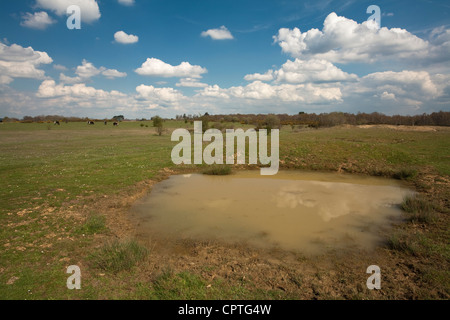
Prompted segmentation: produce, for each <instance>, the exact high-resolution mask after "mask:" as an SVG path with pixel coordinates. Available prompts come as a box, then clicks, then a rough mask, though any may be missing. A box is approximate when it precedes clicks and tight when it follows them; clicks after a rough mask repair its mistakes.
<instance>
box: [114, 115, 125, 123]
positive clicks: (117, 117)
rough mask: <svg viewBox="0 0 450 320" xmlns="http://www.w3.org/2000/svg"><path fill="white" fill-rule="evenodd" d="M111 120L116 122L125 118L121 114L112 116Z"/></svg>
mask: <svg viewBox="0 0 450 320" xmlns="http://www.w3.org/2000/svg"><path fill="white" fill-rule="evenodd" d="M113 120H116V121H118V122H122V121H123V120H125V117H124V116H123V115H120V116H114V117H113Z"/></svg>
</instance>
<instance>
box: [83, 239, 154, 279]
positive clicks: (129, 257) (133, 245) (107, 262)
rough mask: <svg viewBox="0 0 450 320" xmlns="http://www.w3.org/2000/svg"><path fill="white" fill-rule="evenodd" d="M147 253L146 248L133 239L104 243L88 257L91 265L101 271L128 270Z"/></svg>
mask: <svg viewBox="0 0 450 320" xmlns="http://www.w3.org/2000/svg"><path fill="white" fill-rule="evenodd" d="M147 254H148V250H147V249H146V248H145V247H143V246H141V245H140V244H139V243H137V242H136V241H134V240H126V241H122V242H121V241H118V240H116V241H114V242H112V243H108V244H106V245H104V246H103V247H102V248H100V249H99V250H97V251H96V252H94V253H93V254H91V256H90V257H89V259H90V261H91V263H92V265H93V266H94V267H95V268H99V269H101V270H103V271H109V272H119V271H123V270H130V269H131V268H132V267H134V266H135V265H136V264H137V263H138V262H139V261H142V260H143V259H144V258H145V257H146V256H147Z"/></svg>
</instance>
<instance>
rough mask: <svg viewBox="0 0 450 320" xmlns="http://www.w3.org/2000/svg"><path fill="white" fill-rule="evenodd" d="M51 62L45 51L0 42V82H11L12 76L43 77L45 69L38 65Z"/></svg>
mask: <svg viewBox="0 0 450 320" xmlns="http://www.w3.org/2000/svg"><path fill="white" fill-rule="evenodd" d="M52 62H53V59H52V58H50V57H49V55H48V54H47V53H46V52H41V51H35V50H34V49H33V48H32V47H28V48H24V47H22V46H20V45H17V44H12V45H10V46H7V45H5V44H3V43H1V42H0V75H1V78H0V83H2V84H8V83H11V82H12V81H13V80H14V78H28V79H44V78H45V71H44V70H41V69H39V67H40V66H41V65H43V64H50V63H52Z"/></svg>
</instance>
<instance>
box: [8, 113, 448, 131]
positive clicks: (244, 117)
mask: <svg viewBox="0 0 450 320" xmlns="http://www.w3.org/2000/svg"><path fill="white" fill-rule="evenodd" d="M153 118H154V117H153ZM153 118H151V119H152V120H153ZM176 119H177V120H184V121H185V122H188V121H189V122H191V121H198V120H201V121H208V122H216V123H230V122H231V123H240V124H248V125H254V126H256V127H257V128H261V127H266V126H267V125H268V124H269V125H271V126H278V125H291V126H295V125H300V126H302V125H303V126H308V127H313V128H319V127H333V126H338V125H343V124H349V125H373V124H388V125H408V126H450V112H446V111H439V112H433V113H431V114H426V113H424V114H421V115H414V116H402V115H393V116H388V115H385V114H382V113H379V112H373V113H361V112H358V113H356V114H354V113H345V112H331V113H320V114H316V113H306V112H299V113H298V114H295V115H288V114H270V115H267V114H219V115H210V114H209V113H205V114H203V115H202V114H198V115H186V114H183V115H177V116H176ZM2 120H3V122H23V123H32V122H38V123H39V122H41V123H43V122H53V121H61V122H83V121H89V120H90V121H119V122H120V121H124V120H126V119H125V117H124V116H123V115H119V116H114V117H113V118H111V119H92V118H88V117H65V116H59V115H40V116H34V117H32V116H24V117H23V118H22V119H18V118H9V117H4V118H3V119H2ZM141 120H146V119H144V118H143V119H141Z"/></svg>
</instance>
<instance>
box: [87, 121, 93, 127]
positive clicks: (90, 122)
mask: <svg viewBox="0 0 450 320" xmlns="http://www.w3.org/2000/svg"><path fill="white" fill-rule="evenodd" d="M87 124H88V125H89V126H93V125H94V124H95V123H94V121H88V122H87Z"/></svg>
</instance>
